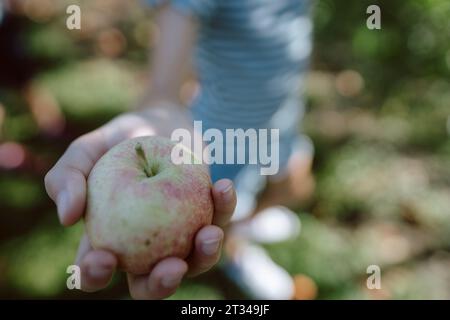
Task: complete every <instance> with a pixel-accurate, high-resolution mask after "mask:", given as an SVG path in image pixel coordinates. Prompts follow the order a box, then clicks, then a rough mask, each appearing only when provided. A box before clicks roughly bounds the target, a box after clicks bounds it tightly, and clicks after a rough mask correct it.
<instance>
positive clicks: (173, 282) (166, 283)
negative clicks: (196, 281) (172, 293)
mask: <svg viewBox="0 0 450 320" xmlns="http://www.w3.org/2000/svg"><path fill="white" fill-rule="evenodd" d="M182 278H183V275H173V274H169V275H166V276H164V277H163V278H162V280H161V284H162V286H163V287H164V288H167V289H172V288H174V287H176V286H177V285H178V284H179V283H180V282H181V279H182Z"/></svg>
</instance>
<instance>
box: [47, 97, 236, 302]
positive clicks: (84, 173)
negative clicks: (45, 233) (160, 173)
mask: <svg viewBox="0 0 450 320" xmlns="http://www.w3.org/2000/svg"><path fill="white" fill-rule="evenodd" d="M179 108H180V107H175V106H166V107H164V108H151V109H149V110H146V111H142V112H138V113H129V114H125V115H122V116H119V117H117V118H116V119H114V120H112V121H111V122H109V123H108V124H106V125H104V126H103V127H101V128H99V129H97V130H95V131H92V132H90V133H88V134H85V135H83V136H81V137H80V138H78V139H76V140H75V141H74V142H73V143H72V144H71V145H70V146H69V148H68V149H67V151H66V152H65V153H64V155H63V156H62V157H61V158H60V159H59V161H58V162H57V163H56V164H55V166H54V167H53V168H52V169H51V170H50V171H49V172H48V174H47V175H46V177H45V187H46V189H47V193H48V194H49V196H50V197H51V198H52V199H53V200H54V201H55V203H56V205H57V208H58V216H59V219H60V221H61V223H62V224H63V225H65V226H70V225H72V224H74V223H76V222H77V221H78V220H80V219H81V218H82V216H83V214H84V209H85V201H86V179H87V177H88V175H89V172H90V170H91V169H92V167H93V166H94V164H95V163H96V161H97V160H98V159H99V158H100V157H101V156H102V155H103V154H104V153H105V152H106V151H108V150H109V149H110V148H112V147H113V146H114V145H116V144H118V143H119V142H121V141H123V140H126V139H129V138H133V137H135V136H139V135H162V136H168V137H170V133H171V132H172V130H174V129H176V128H189V124H190V123H191V122H190V121H189V117H188V115H187V111H185V110H181V109H179ZM212 194H213V200H214V204H215V213H214V219H213V225H209V226H206V227H204V228H202V229H201V230H200V231H198V233H197V235H196V238H195V246H194V248H193V250H192V252H191V255H190V256H189V257H188V259H186V261H185V260H182V259H179V258H175V257H171V258H166V259H163V260H162V261H160V262H159V263H158V264H157V265H156V266H155V267H154V268H153V270H151V271H150V273H149V274H148V275H144V276H136V275H132V274H128V283H129V289H130V294H131V296H132V297H133V298H135V299H162V298H165V297H168V296H170V295H171V294H173V293H174V292H175V290H176V289H177V287H178V285H179V284H180V282H181V280H182V278H183V277H184V276H185V275H186V274H188V275H197V274H200V273H202V272H205V271H207V270H208V269H210V268H211V267H212V266H213V265H214V264H215V263H217V261H218V260H219V257H220V251H221V250H220V249H221V245H222V241H223V236H224V234H223V231H222V229H221V227H223V226H224V225H226V224H227V223H228V221H229V219H230V217H231V215H232V214H233V211H234V208H235V205H236V195H235V191H234V188H233V186H232V182H231V181H230V180H226V179H223V180H220V181H218V182H216V183H215V184H214V186H213V192H212ZM76 264H77V265H79V266H80V268H81V275H82V279H81V283H82V289H83V290H85V291H95V290H99V289H102V288H104V287H106V286H107V284H108V282H109V281H110V279H111V277H112V275H113V272H114V270H115V268H116V266H117V258H116V257H115V256H114V255H113V254H112V253H111V252H108V251H105V250H93V249H92V247H91V246H90V244H89V240H88V238H87V236H86V235H85V236H84V237H83V239H82V240H81V243H80V246H79V249H78V256H77V259H76Z"/></svg>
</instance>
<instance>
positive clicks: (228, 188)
mask: <svg viewBox="0 0 450 320" xmlns="http://www.w3.org/2000/svg"><path fill="white" fill-rule="evenodd" d="M218 188H219V191H220V193H221V194H222V196H223V198H224V200H225V201H230V200H231V199H232V197H233V183H232V182H228V183H226V184H225V183H224V185H223V186H222V185H220V186H218Z"/></svg>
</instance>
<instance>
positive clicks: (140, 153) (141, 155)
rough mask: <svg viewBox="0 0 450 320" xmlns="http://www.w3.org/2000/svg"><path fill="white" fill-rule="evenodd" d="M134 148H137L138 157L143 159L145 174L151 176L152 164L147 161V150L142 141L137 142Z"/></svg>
mask: <svg viewBox="0 0 450 320" xmlns="http://www.w3.org/2000/svg"><path fill="white" fill-rule="evenodd" d="M134 150H136V154H137V155H138V157H139V158H140V159H141V161H142V165H143V167H144V172H145V175H146V176H147V177H148V178H149V177H152V176H153V172H152V170H151V169H150V166H149V165H148V162H147V157H146V156H145V152H144V149H143V148H142V144H141V143H140V142H138V143H137V144H136V146H135V147H134Z"/></svg>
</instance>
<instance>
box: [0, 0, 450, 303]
mask: <svg viewBox="0 0 450 320" xmlns="http://www.w3.org/2000/svg"><path fill="white" fill-rule="evenodd" d="M10 2H11V1H10ZM12 3H13V6H12V8H11V11H10V13H9V14H8V16H6V17H5V19H4V21H3V24H2V25H1V26H0V46H1V47H0V49H1V50H0V51H1V52H0V130H1V138H0V139H1V142H0V172H1V178H0V298H127V297H128V293H127V288H126V283H125V281H124V277H123V276H122V275H120V274H118V275H117V276H116V277H115V278H114V281H113V282H112V284H111V287H110V289H108V290H105V291H102V292H99V293H95V294H84V293H82V292H79V291H69V290H67V289H66V286H65V283H66V278H67V276H68V275H67V274H66V267H67V266H68V265H69V264H72V262H73V257H74V255H75V252H76V247H77V242H78V239H79V236H80V234H81V232H82V225H80V224H79V225H76V226H74V227H71V228H67V229H64V228H62V227H61V226H60V225H59V224H58V222H57V218H56V211H55V208H54V205H53V204H52V202H51V201H50V200H49V199H48V197H47V196H46V194H45V190H44V186H43V176H44V175H45V173H46V172H47V171H48V169H49V168H50V167H51V166H52V165H53V164H54V162H55V161H56V159H57V158H58V157H59V156H60V155H61V154H62V152H63V151H64V149H65V148H66V147H67V145H68V144H69V143H70V141H71V140H72V139H73V138H75V137H77V136H79V135H80V134H82V133H84V132H87V131H89V130H91V129H93V128H95V127H96V126H98V125H99V124H102V123H103V122H105V121H106V120H108V119H110V118H111V117H113V116H114V115H116V114H118V113H119V112H121V111H124V110H127V109H128V108H129V107H130V106H132V105H133V102H134V101H135V99H136V98H137V97H138V96H139V94H140V92H141V91H142V88H143V82H144V80H143V79H144V78H145V72H146V67H145V65H146V61H147V59H148V55H147V52H150V53H151V47H152V43H154V42H155V41H157V36H158V30H157V28H156V27H155V25H154V24H153V22H152V13H151V12H150V11H149V10H147V9H144V8H143V6H142V5H141V4H139V2H137V1H119V0H90V1H87V0H85V1H81V0H78V1H75V0H70V1H66V0H64V1H63V0H61V1H56V0H16V1H13V2H12ZM69 4H79V5H80V6H81V7H82V29H81V31H69V30H67V28H66V27H65V19H66V17H67V15H66V14H65V9H66V7H67V5H69ZM370 4H378V5H379V6H380V7H381V10H382V30H373V31H372V30H368V29H367V27H366V18H367V14H366V8H367V6H368V5H370ZM314 25H315V37H314V53H313V58H312V65H311V72H310V73H309V75H308V80H307V86H306V99H307V102H308V103H307V105H308V112H307V115H306V118H305V120H304V122H303V124H302V127H303V130H304V131H305V132H306V133H307V134H308V135H310V136H311V138H312V139H313V141H314V144H315V147H316V155H315V160H314V174H315V177H316V183H317V185H316V191H315V194H314V195H313V197H312V199H311V200H310V201H308V202H307V203H305V204H304V206H302V207H301V208H298V210H297V211H298V213H299V215H300V217H301V219H302V223H303V233H302V234H301V236H300V237H299V238H298V239H296V240H295V241H291V242H287V243H281V244H277V245H271V246H269V247H268V249H269V251H270V253H271V255H272V256H273V258H274V259H275V260H276V261H277V262H279V263H280V264H281V265H283V266H284V267H286V269H287V270H288V271H289V272H290V273H291V274H292V275H298V274H300V275H302V277H301V279H303V280H302V281H303V283H306V284H307V285H305V286H304V288H305V292H304V295H305V297H317V298H329V299H349V298H360V299H398V298H407V299H417V298H424V299H436V298H440V299H450V140H449V131H450V120H449V116H450V82H449V79H450V1H448V0H414V1H403V0H385V1H362V0H346V1H343V0H342V1H332V0H320V1H315V10H314ZM149 39H151V40H150V41H149ZM194 89H195V85H194V84H193V81H192V80H191V81H189V82H187V83H186V84H185V85H184V86H183V89H182V91H181V93H180V95H181V96H182V97H183V98H184V99H188V97H189V95H190V94H191V92H192V91H193V90H194ZM371 264H376V265H379V266H380V267H381V270H382V289H381V290H368V289H367V288H366V279H367V276H368V275H367V274H366V268H367V267H368V266H369V265H371ZM316 289H317V292H316ZM241 296H242V295H241V293H239V292H238V291H237V290H236V288H234V287H233V286H232V285H231V284H230V283H228V282H227V281H226V280H225V279H224V277H223V276H222V275H221V274H220V272H219V271H217V270H216V271H213V272H210V273H208V274H206V275H204V276H202V277H200V278H198V279H195V280H189V281H187V282H185V283H184V284H183V286H182V288H181V289H180V290H179V291H178V292H177V293H176V295H175V296H174V297H175V298H181V299H183V298H190V299H196V298H202V299H222V298H236V297H241Z"/></svg>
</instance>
